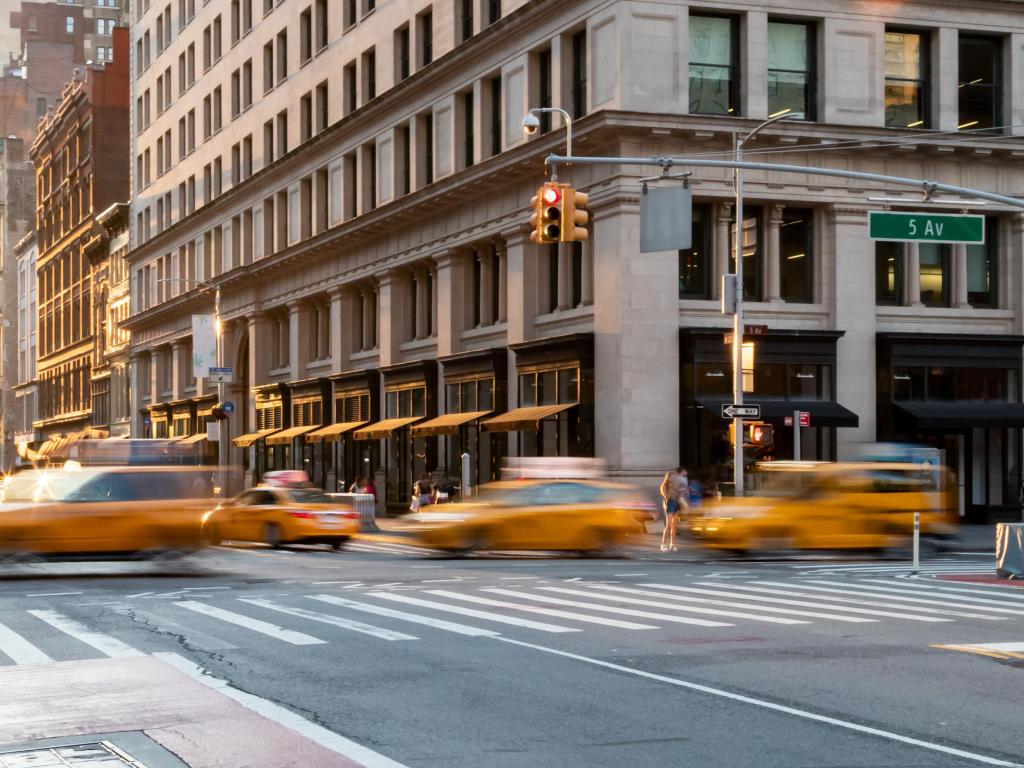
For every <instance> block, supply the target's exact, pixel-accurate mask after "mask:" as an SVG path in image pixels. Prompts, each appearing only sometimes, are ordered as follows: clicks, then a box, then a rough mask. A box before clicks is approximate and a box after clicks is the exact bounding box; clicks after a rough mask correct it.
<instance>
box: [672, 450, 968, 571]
mask: <svg viewBox="0 0 1024 768" xmlns="http://www.w3.org/2000/svg"><path fill="white" fill-rule="evenodd" d="M752 483H753V485H754V490H752V491H750V492H748V493H749V495H747V496H744V497H742V498H725V499H722V500H721V501H718V502H712V503H709V504H708V505H707V506H705V507H704V508H703V510H702V514H701V515H700V516H694V517H692V518H691V519H690V521H689V524H690V530H691V532H692V533H693V535H694V537H695V538H697V539H699V540H700V541H701V542H702V543H703V544H704V545H705V546H707V547H709V548H712V549H724V550H732V551H737V552H748V551H757V550H775V549H887V548H890V547H901V546H904V545H906V543H907V542H908V541H909V539H910V537H911V536H912V535H913V530H914V512H920V515H921V517H920V525H921V537H922V539H926V540H927V539H943V538H948V537H950V536H952V535H953V534H954V533H955V531H956V523H957V499H956V495H955V483H954V482H953V475H952V474H951V473H950V471H949V470H948V469H947V468H945V467H942V466H932V465H926V464H897V463H837V462H782V461H780V462H763V463H761V464H759V465H758V471H757V472H755V473H754V476H753V478H752Z"/></svg>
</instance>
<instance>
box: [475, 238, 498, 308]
mask: <svg viewBox="0 0 1024 768" xmlns="http://www.w3.org/2000/svg"><path fill="white" fill-rule="evenodd" d="M476 258H477V260H478V261H479V262H480V326H485V325H491V324H492V323H493V322H494V307H492V306H491V281H492V280H493V279H494V263H493V261H494V260H493V258H492V257H491V254H490V253H487V252H486V251H485V250H484V249H482V248H478V249H477V251H476Z"/></svg>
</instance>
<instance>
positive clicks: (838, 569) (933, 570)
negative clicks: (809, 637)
mask: <svg viewBox="0 0 1024 768" xmlns="http://www.w3.org/2000/svg"><path fill="white" fill-rule="evenodd" d="M789 567H790V568H792V569H794V570H797V571H800V572H801V573H804V574H808V575H823V576H825V575H837V574H842V575H844V576H850V575H855V574H858V573H863V574H869V575H870V574H886V573H892V574H897V573H910V572H911V569H912V567H913V564H912V563H910V562H909V561H908V562H905V563H886V564H879V563H853V564H841V563H831V564H828V565H822V564H815V565H806V564H801V565H790V566H789ZM918 573H921V574H924V575H927V576H942V575H945V574H951V575H952V574H964V575H971V576H977V575H992V574H994V573H995V568H994V567H993V566H992V564H991V563H974V562H959V561H955V560H950V561H942V562H939V561H929V562H925V563H923V564H922V565H921V566H920V567H919V569H918Z"/></svg>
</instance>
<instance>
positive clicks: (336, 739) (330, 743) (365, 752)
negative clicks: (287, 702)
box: [153, 653, 406, 768]
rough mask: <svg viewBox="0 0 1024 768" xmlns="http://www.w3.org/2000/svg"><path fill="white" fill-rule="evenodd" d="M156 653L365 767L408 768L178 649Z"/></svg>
mask: <svg viewBox="0 0 1024 768" xmlns="http://www.w3.org/2000/svg"><path fill="white" fill-rule="evenodd" d="M153 656H155V657H156V658H158V659H160V660H161V661H163V662H164V663H166V664H168V665H170V666H172V667H174V668H175V669H177V670H178V671H179V672H183V673H185V674H186V675H188V676H189V677H190V678H192V679H193V680H195V681H196V682H198V683H201V684H202V685H205V686H206V687H207V688H212V689H213V690H215V691H217V692H219V693H221V694H223V695H225V696H227V697H228V698H229V699H233V700H234V701H236V702H238V703H239V704H241V705H242V706H243V707H245V708H246V709H248V710H249V711H250V712H255V713H256V714H258V715H260V716H261V717H265V718H267V719H268V720H272V721H274V722H275V723H277V724H279V725H282V726H284V727H285V728H287V729H288V730H290V731H292V732H294V733H297V734H299V735H300V736H304V737H305V738H307V739H309V740H310V741H313V742H315V743H316V744H319V745H320V746H321V747H324V748H325V749H329V750H331V751H332V752H336V753H337V754H339V755H342V756H344V757H346V758H348V759H349V760H353V761H355V762H356V763H358V764H359V765H361V766H363V768H406V766H404V765H403V764H402V763H399V762H396V761H394V760H392V759H391V758H390V757H385V756H384V755H382V754H380V753H379V752H374V751H373V750H372V749H370V748H368V747H364V746H363V745H362V744H357V743H356V742H354V741H351V740H350V739H346V738H345V737H344V736H340V735H338V734H337V733H334V732H333V731H329V730H327V729H326V728H324V727H323V726H321V725H317V724H316V723H311V722H310V721H309V720H307V719H306V718H304V717H302V716H301V715H298V714H296V713H295V712H292V711H291V710H290V709H285V708H284V707H282V706H281V705H280V704H276V703H274V702H272V701H268V700H267V699H263V698H260V697H259V696H256V695H254V694H252V693H246V692H245V691H240V690H238V689H237V688H233V687H232V686H231V685H230V684H229V683H228V682H227V681H226V680H222V679H221V678H219V677H214V676H213V675H211V674H209V673H208V672H207V671H206V670H205V669H204V668H203V667H200V666H198V665H196V664H193V663H192V662H191V661H189V660H188V659H186V658H184V657H183V656H179V655H178V654H176V653H154V654H153Z"/></svg>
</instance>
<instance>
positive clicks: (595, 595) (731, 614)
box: [538, 587, 810, 624]
mask: <svg viewBox="0 0 1024 768" xmlns="http://www.w3.org/2000/svg"><path fill="white" fill-rule="evenodd" d="M538 589H543V590H545V591H547V592H559V593H561V594H566V595H576V596H578V597H589V598H592V599H595V600H610V601H612V602H618V603H630V604H632V605H650V606H653V607H654V608H661V609H666V608H667V609H669V610H672V611H687V612H689V613H700V614H703V615H707V616H726V617H728V618H732V619H750V620H751V621H764V622H767V623H768V624H809V623H810V622H808V621H803V620H801V619H784V618H781V617H778V616H760V615H758V614H756V613H741V612H739V611H722V610H719V609H718V608H700V607H698V606H695V605H692V606H691V605H673V604H666V603H665V602H664V601H662V602H658V601H655V600H642V599H640V598H638V597H617V596H615V595H603V594H601V593H600V592H586V591H584V590H581V589H563V588H561V587H538Z"/></svg>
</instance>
